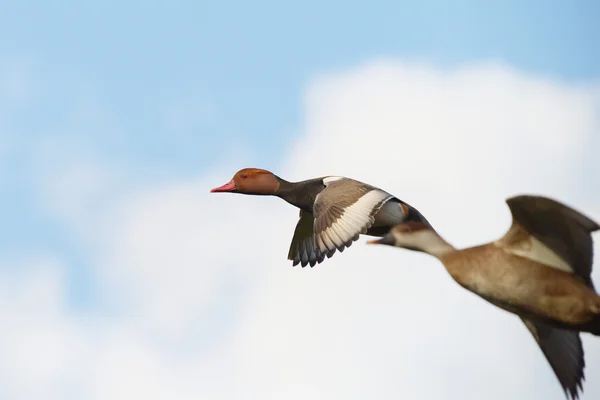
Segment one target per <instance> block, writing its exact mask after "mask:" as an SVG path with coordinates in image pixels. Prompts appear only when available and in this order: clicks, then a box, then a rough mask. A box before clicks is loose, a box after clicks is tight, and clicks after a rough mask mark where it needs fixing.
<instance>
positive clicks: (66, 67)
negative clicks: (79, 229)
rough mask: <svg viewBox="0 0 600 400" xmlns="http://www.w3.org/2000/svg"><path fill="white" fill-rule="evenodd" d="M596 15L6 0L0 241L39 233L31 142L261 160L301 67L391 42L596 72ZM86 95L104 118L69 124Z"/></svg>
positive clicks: (290, 102)
mask: <svg viewBox="0 0 600 400" xmlns="http://www.w3.org/2000/svg"><path fill="white" fill-rule="evenodd" d="M598 15H600V6H599V5H598V4H597V3H596V2H593V1H575V2H563V1H529V2H520V1H495V2H486V3H485V4H483V3H480V2H476V1H456V2H452V3H446V2H439V1H433V2H431V1H425V2H418V3H415V2H399V1H394V2H391V1H384V2H381V1H376V2H370V3H369V4H368V6H359V5H356V6H351V5H349V4H348V3H347V2H326V3H321V2H310V1H309V2H303V3H302V5H297V6H289V5H282V4H281V3H280V2H262V1H259V2H251V3H242V2H195V1H190V2H152V3H151V4H150V5H149V4H148V3H146V2H136V1H129V2H125V3H119V2H110V1H107V2H102V3H97V4H85V5H83V4H79V3H76V2H65V1H63V2H58V3H52V4H50V3H46V2H29V1H22V2H9V3H4V4H3V6H2V16H1V17H0V20H1V22H2V23H1V24H0V37H1V39H0V59H1V60H2V64H3V65H4V66H5V68H8V69H9V70H12V69H19V68H24V69H25V72H24V74H26V76H25V78H24V79H27V80H29V82H28V85H29V86H31V88H30V90H31V93H30V96H31V97H30V99H29V100H28V101H27V102H26V103H25V104H21V105H19V104H15V105H12V104H8V105H7V108H5V111H4V112H3V114H2V119H3V120H4V123H3V125H4V126H7V127H8V128H9V130H10V131H12V132H15V135H16V136H17V138H16V139H14V140H15V141H16V142H17V144H15V145H14V149H15V150H14V151H12V152H11V156H10V159H9V161H8V165H7V166H6V168H7V169H8V170H10V171H14V173H11V174H9V177H8V182H7V183H6V184H5V185H4V186H6V187H8V188H9V190H10V191H11V192H12V191H14V190H17V191H18V197H19V199H18V200H16V201H17V204H12V206H11V205H10V204H9V206H8V207H7V206H6V204H5V205H4V206H3V207H2V208H3V210H4V214H6V215H4V216H3V219H6V218H8V219H9V220H10V221H11V222H12V223H11V224H9V226H11V229H10V233H8V232H7V231H6V230H4V234H3V235H2V238H3V240H2V242H3V243H4V244H5V246H6V247H8V248H13V247H14V246H15V245H16V246H18V247H21V246H22V245H25V246H39V245H41V243H40V242H41V240H40V239H41V238H37V239H36V238H35V237H32V236H31V231H32V229H31V228H33V227H34V226H36V224H38V223H40V224H41V225H47V223H44V222H42V221H39V220H38V219H37V218H36V214H37V211H36V210H35V205H34V204H31V199H28V196H30V194H28V193H26V192H27V187H23V182H22V181H21V179H20V178H17V177H20V176H22V174H25V176H26V174H27V171H28V159H29V158H30V157H31V155H30V152H29V151H30V149H31V146H30V145H31V143H33V142H36V141H39V140H42V139H48V138H52V140H54V139H55V138H60V140H65V141H68V142H69V143H72V144H73V145H74V146H82V147H88V148H89V147H91V148H94V149H95V152H97V154H98V155H99V156H100V157H101V158H108V159H116V160H118V161H119V162H121V163H126V164H130V165H131V166H132V167H133V168H134V169H135V170H137V171H138V173H140V174H146V173H156V170H160V171H162V172H163V173H166V174H174V175H185V174H189V173H190V172H191V173H195V172H197V171H198V170H200V169H203V168H210V166H211V165H212V164H214V163H215V162H217V161H218V160H219V158H220V157H223V153H226V152H227V147H228V146H231V142H238V141H239V143H242V144H241V146H244V147H246V148H251V150H252V153H253V154H255V157H256V158H257V159H260V160H261V161H262V163H263V164H267V165H272V164H273V163H276V162H277V154H278V153H279V151H280V149H281V148H282V147H283V146H284V145H285V144H286V143H287V142H288V141H289V138H290V137H292V136H294V135H295V134H296V133H297V130H298V129H299V128H298V125H299V123H300V121H299V113H300V112H301V107H302V104H301V95H302V90H303V88H304V86H305V85H306V84H307V82H308V80H309V79H310V78H311V77H312V76H313V75H315V74H319V73H324V72H330V71H336V70H339V69H342V68H345V67H348V66H352V65H354V64H356V63H360V62H362V61H364V60H366V59H370V58H373V57H402V58H406V59H416V60H426V61H428V62H433V63H435V64H436V65H440V66H458V65H463V64H468V63H469V62H472V61H475V60H492V61H501V62H505V63H508V64H509V65H511V66H514V67H517V68H520V69H523V70H525V71H530V72H533V73H536V74H542V75H549V76H555V77H558V78H559V79H564V80H569V81H578V80H581V79H586V78H597V77H598V76H599V75H600V55H599V54H598V52H597V51H594V49H595V48H597V46H598V38H599V37H600V27H599V26H598V24H597V17H598ZM84 101H89V102H93V103H94V104H96V105H97V106H98V107H99V108H100V109H101V110H102V112H103V113H105V114H107V115H109V116H110V121H112V123H113V124H114V125H115V126H117V127H118V128H119V129H118V131H117V132H111V131H110V129H109V128H110V127H106V128H108V129H103V127H102V126H97V127H93V128H94V129H92V130H91V131H90V129H89V128H90V127H87V126H86V129H87V131H86V130H84V129H82V127H77V126H75V127H72V126H71V125H72V124H73V123H74V122H73V121H71V119H72V118H73V117H72V114H73V112H74V111H76V110H78V109H80V108H81V107H82V106H81V103H82V102H84ZM169 104H171V105H173V107H181V108H183V110H182V111H181V112H183V113H184V115H185V116H186V119H187V121H186V122H185V123H183V124H181V125H176V126H175V127H173V125H171V124H169V123H168V121H165V120H164V119H165V118H164V116H163V114H164V113H161V110H164V108H165V107H167V106H168V105H169ZM186 108H187V109H186ZM190 114H191V116H192V118H189V116H190ZM67 127H69V128H71V129H69V132H65V129H68V128H67ZM174 131H176V132H174ZM250 138H251V139H250ZM11 197H12V196H11ZM3 201H4V202H6V201H9V202H10V201H11V200H7V199H6V197H5V199H4V200H3ZM15 206H17V208H18V210H14V208H15ZM9 209H10V210H11V211H8V210H9ZM17 221H19V222H18V223H17ZM4 226H5V227H7V225H4ZM56 228H57V227H49V226H47V227H46V228H43V229H42V230H43V231H46V230H54V229H56ZM36 230H37V229H36ZM15 240H16V241H17V242H18V243H15ZM7 243H8V245H7ZM6 247H5V249H3V250H4V251H6Z"/></svg>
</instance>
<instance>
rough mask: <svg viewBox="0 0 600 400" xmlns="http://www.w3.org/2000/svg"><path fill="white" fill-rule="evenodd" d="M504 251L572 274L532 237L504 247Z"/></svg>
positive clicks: (568, 267)
mask: <svg viewBox="0 0 600 400" xmlns="http://www.w3.org/2000/svg"><path fill="white" fill-rule="evenodd" d="M504 251H506V252H508V253H512V254H515V255H517V256H520V257H523V258H527V259H529V260H532V261H535V262H538V263H540V264H543V265H546V266H548V267H551V268H556V269H558V270H561V271H565V272H568V273H570V274H572V273H573V272H574V271H573V268H571V266H570V265H569V264H567V263H566V262H565V261H564V260H563V259H562V258H560V257H559V256H557V255H556V253H555V252H553V251H552V250H550V249H549V248H548V247H546V246H545V245H544V244H543V243H542V242H540V241H539V240H537V239H536V238H534V237H533V236H529V237H528V239H526V240H522V241H520V242H519V243H517V244H513V245H511V246H510V247H504Z"/></svg>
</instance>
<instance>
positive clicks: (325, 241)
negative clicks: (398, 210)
mask: <svg viewBox="0 0 600 400" xmlns="http://www.w3.org/2000/svg"><path fill="white" fill-rule="evenodd" d="M325 184H326V188H325V189H324V190H323V191H322V192H321V193H319V195H318V196H317V198H316V199H315V204H314V207H313V213H314V216H315V222H314V227H313V233H314V237H315V242H316V243H315V245H316V247H317V249H318V250H319V252H320V253H324V254H327V257H331V256H332V255H333V254H334V253H335V251H336V250H339V251H343V250H344V248H346V247H349V246H350V245H351V244H352V242H353V241H355V240H358V237H359V235H360V234H364V233H365V232H367V230H368V229H369V228H370V227H371V225H373V222H374V215H375V214H376V213H377V212H378V211H379V210H380V209H381V207H382V206H383V204H385V202H386V201H388V200H390V199H392V198H394V196H392V195H391V194H389V193H387V192H385V191H383V190H381V189H377V188H374V187H372V186H369V185H366V184H364V183H362V182H358V181H355V180H352V179H347V178H341V179H338V180H335V181H331V182H327V181H325Z"/></svg>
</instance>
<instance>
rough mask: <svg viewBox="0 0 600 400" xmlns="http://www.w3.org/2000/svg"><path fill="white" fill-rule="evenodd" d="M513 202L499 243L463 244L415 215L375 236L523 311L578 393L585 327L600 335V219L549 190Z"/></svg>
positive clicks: (566, 385)
mask: <svg viewBox="0 0 600 400" xmlns="http://www.w3.org/2000/svg"><path fill="white" fill-rule="evenodd" d="M507 204H508V206H509V208H510V210H511V214H512V216H513V223H512V225H511V228H510V229H509V231H508V232H507V233H506V234H505V235H504V236H503V237H502V238H501V239H499V240H497V241H494V242H492V243H488V244H484V245H480V246H475V247H471V248H467V249H462V250H457V249H455V248H454V247H452V246H451V245H450V244H448V243H447V242H446V241H445V240H444V239H442V238H441V237H440V236H439V235H438V234H437V232H435V230H434V229H433V228H432V227H431V226H426V225H424V224H419V223H413V222H408V223H405V222H403V223H401V224H399V225H398V226H396V227H394V228H393V229H392V230H391V231H390V233H389V234H388V235H386V236H384V237H383V238H382V239H381V240H378V241H373V242H371V243H381V244H388V245H394V246H397V247H403V248H408V249H412V250H417V251H423V252H426V253H429V254H431V255H433V256H435V257H437V258H438V259H439V260H440V261H441V262H442V263H443V264H444V266H445V268H446V270H447V271H448V273H449V274H450V276H451V277H452V278H453V279H454V280H455V281H456V282H457V283H458V284H459V285H461V286H462V287H464V288H465V289H467V290H469V291H471V292H472V293H475V294H476V295H478V296H480V297H482V298H483V299H485V300H487V301H488V302H490V303H492V304H494V305H496V306H497V307H500V308H502V309H504V310H506V311H508V312H511V313H513V314H516V315H518V316H519V317H520V318H521V320H522V321H523V322H524V323H525V326H526V327H527V328H528V329H529V331H530V332H531V333H532V335H533V336H534V338H535V340H536V342H537V343H538V344H539V346H540V348H541V349H542V352H543V353H544V355H545V356H546V359H547V360H548V362H549V363H550V365H551V366H552V369H553V370H554V372H555V374H556V376H557V378H558V380H559V381H560V383H561V385H562V387H563V389H564V390H565V392H567V393H568V395H570V396H571V397H572V398H574V399H575V398H578V396H579V393H578V390H579V389H581V387H582V382H583V380H584V372H583V370H584V367H585V362H584V353H583V347H582V345H581V339H580V337H579V332H589V333H592V334H594V335H598V336H600V296H598V294H597V293H596V291H595V289H594V285H593V283H592V280H591V272H592V258H593V247H592V246H593V243H592V237H591V232H594V231H596V230H599V229H600V225H598V224H597V223H595V222H594V221H592V220H590V219H589V218H587V217H586V216H584V215H582V214H580V213H579V212H577V211H575V210H573V209H572V208H569V207H567V206H565V205H564V204H561V203H559V202H556V201H554V200H551V199H548V198H544V197H539V196H518V197H513V198H510V199H508V200H507Z"/></svg>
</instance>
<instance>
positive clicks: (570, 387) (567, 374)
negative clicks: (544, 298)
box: [521, 318, 585, 400]
mask: <svg viewBox="0 0 600 400" xmlns="http://www.w3.org/2000/svg"><path fill="white" fill-rule="evenodd" d="M521 319H522V320H523V322H524V323H525V326H527V329H529V331H530V332H531V334H532V335H533V337H534V338H535V341H536V342H537V343H538V345H539V346H540V349H541V350H542V352H543V353H544V356H545V357H546V360H548V362H549V363H550V366H551V367H552V370H553V371H554V374H555V375H556V377H557V378H558V381H559V382H560V384H561V386H562V388H563V390H564V391H565V394H566V395H567V397H569V396H570V397H571V399H574V400H575V399H578V398H579V394H580V393H579V392H580V391H582V390H583V381H584V380H585V373H584V369H585V359H584V353H583V346H582V345H581V338H580V337H579V333H578V332H575V331H570V330H564V329H557V328H554V327H551V326H548V325H546V324H544V323H541V322H533V321H531V320H528V319H524V318H521Z"/></svg>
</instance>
